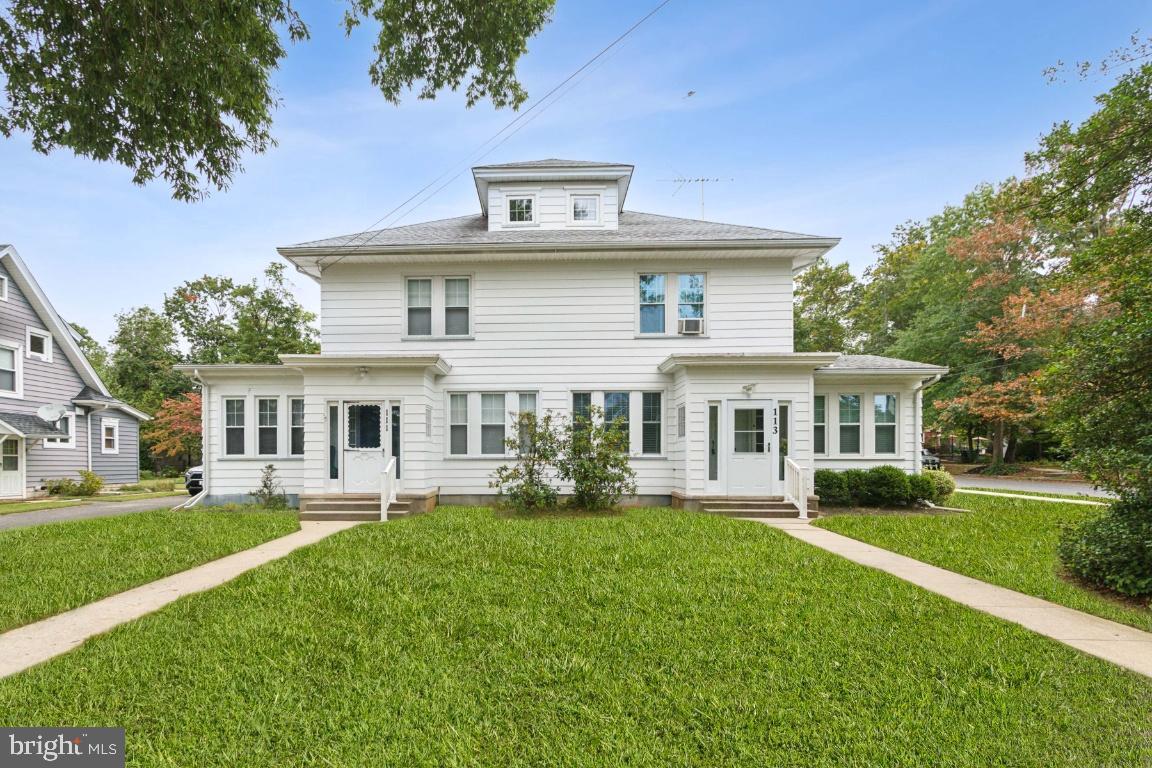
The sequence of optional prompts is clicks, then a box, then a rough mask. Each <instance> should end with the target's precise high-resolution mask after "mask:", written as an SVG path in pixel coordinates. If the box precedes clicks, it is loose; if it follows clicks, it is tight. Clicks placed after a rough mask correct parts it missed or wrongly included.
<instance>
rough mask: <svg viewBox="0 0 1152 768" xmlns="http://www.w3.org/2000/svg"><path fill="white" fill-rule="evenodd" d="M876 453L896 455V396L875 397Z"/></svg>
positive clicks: (882, 395) (874, 427)
mask: <svg viewBox="0 0 1152 768" xmlns="http://www.w3.org/2000/svg"><path fill="white" fill-rule="evenodd" d="M872 402H873V420H874V425H873V429H874V430H875V432H876V453H896V395H888V394H881V395H873V396H872Z"/></svg>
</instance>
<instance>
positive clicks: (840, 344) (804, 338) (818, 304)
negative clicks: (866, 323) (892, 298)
mask: <svg viewBox="0 0 1152 768" xmlns="http://www.w3.org/2000/svg"><path fill="white" fill-rule="evenodd" d="M859 301H860V285H859V283H857V282H856V278H855V277H853V275H852V272H851V271H850V270H849V269H848V265H847V264H836V265H832V264H829V263H828V262H827V260H826V259H824V257H820V259H818V260H817V261H816V263H815V264H813V265H812V266H810V267H809V268H808V269H806V270H805V271H804V272H802V273H801V274H800V276H799V277H797V278H796V299H795V303H794V305H793V320H794V325H795V328H794V332H793V340H794V344H795V348H796V351H797V352H847V351H849V350H850V349H851V347H852V346H853V341H854V338H853V332H852V328H851V317H852V313H853V311H854V310H855V309H856V306H857V304H858V303H859Z"/></svg>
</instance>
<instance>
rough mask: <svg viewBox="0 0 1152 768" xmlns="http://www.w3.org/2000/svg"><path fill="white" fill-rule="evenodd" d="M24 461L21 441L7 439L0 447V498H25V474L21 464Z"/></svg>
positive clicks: (14, 438)
mask: <svg viewBox="0 0 1152 768" xmlns="http://www.w3.org/2000/svg"><path fill="white" fill-rule="evenodd" d="M22 461H24V456H23V452H22V451H21V450H20V439H19V438H17V437H8V438H5V440H4V444H3V445H0V496H23V495H24V473H23V472H21V466H20V463H21V462H22Z"/></svg>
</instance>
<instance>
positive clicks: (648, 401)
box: [571, 391, 665, 457]
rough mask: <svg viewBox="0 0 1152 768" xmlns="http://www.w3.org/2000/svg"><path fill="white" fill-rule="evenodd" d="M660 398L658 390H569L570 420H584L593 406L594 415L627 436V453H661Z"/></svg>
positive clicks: (661, 408) (662, 426)
mask: <svg viewBox="0 0 1152 768" xmlns="http://www.w3.org/2000/svg"><path fill="white" fill-rule="evenodd" d="M664 402H665V401H664V392H658V391H648V392H645V391H609V392H573V393H572V414H571V415H572V421H573V423H574V424H577V425H579V424H580V422H582V421H584V422H586V421H588V420H589V419H590V418H591V416H590V415H591V413H592V409H593V408H596V409H598V410H597V413H598V414H600V415H599V416H598V418H602V419H603V422H604V423H605V424H610V425H614V426H615V428H616V429H618V430H620V432H622V433H623V434H624V435H625V436H627V438H628V439H627V441H626V443H625V446H626V448H627V450H628V453H629V454H630V455H632V456H650V457H660V456H663V455H664Z"/></svg>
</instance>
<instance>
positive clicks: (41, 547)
mask: <svg viewBox="0 0 1152 768" xmlns="http://www.w3.org/2000/svg"><path fill="white" fill-rule="evenodd" d="M296 528H297V524H296V520H295V516H294V515H293V514H291V513H288V512H264V511H260V512H255V511H210V510H204V511H200V510H195V511H188V512H168V511H166V510H157V511H155V512H138V513H133V514H130V515H123V516H118V517H102V518H95V519H91V520H76V521H72V522H66V523H50V524H47V525H37V526H31V527H28V528H17V529H14V530H9V531H0V563H2V564H3V567H0V595H3V598H2V599H0V631H3V630H8V629H12V628H13V627H18V626H20V625H22V624H27V623H28V622H30V621H35V620H37V619H42V618H44V617H46V616H51V615H53V614H57V613H60V612H61V611H66V610H69V609H71V608H76V607H78V606H81V605H84V604H85V603H90V602H92V601H93V600H97V599H99V598H101V597H107V596H108V595H112V594H115V593H117V592H122V591H124V590H125V589H130V588H131V587H135V586H138V585H140V584H144V583H147V582H149V581H154V580H156V579H158V578H160V577H162V576H167V575H169V574H172V573H176V572H178V571H183V570H187V569H188V568H191V567H192V566H195V565H200V564H201V563H206V562H208V561H209V560H215V559H216V558H218V557H223V556H224V555H227V554H231V553H233V552H238V551H240V550H242V549H248V548H249V547H254V546H256V545H257V544H260V543H261V542H264V541H267V540H269V539H274V538H276V537H277V536H283V535H286V534H288V533H291V532H292V531H294V530H296Z"/></svg>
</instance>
